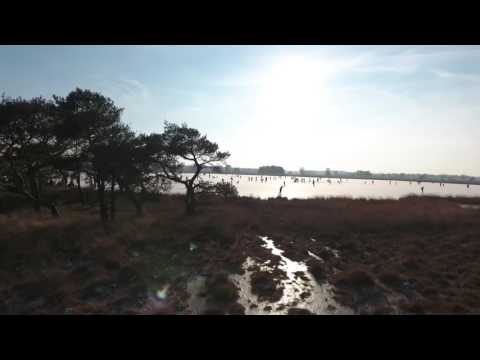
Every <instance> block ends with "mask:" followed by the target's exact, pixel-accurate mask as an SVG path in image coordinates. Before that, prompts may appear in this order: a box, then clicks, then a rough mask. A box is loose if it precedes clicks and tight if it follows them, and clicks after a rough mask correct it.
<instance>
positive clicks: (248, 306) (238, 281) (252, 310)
mask: <svg viewBox="0 0 480 360" xmlns="http://www.w3.org/2000/svg"><path fill="white" fill-rule="evenodd" d="M258 238H259V245H260V246H263V247H265V248H267V249H269V250H270V252H271V253H272V255H275V256H279V257H280V259H281V261H280V264H279V269H280V270H281V271H283V272H284V273H285V275H286V279H284V280H282V281H281V285H282V287H283V296H282V297H281V299H280V300H278V301H276V302H269V301H260V300H259V299H258V297H257V296H256V295H255V294H253V293H252V287H251V276H252V271H250V270H248V268H250V267H251V266H252V265H255V264H256V263H255V261H254V260H253V259H252V258H250V257H248V258H247V259H246V261H245V263H244V264H243V268H244V270H245V272H244V273H243V274H242V275H238V274H233V275H230V279H231V280H232V282H233V283H234V284H235V285H236V286H237V288H238V295H239V299H238V303H239V304H241V305H243V307H244V308H245V314H246V315H285V314H287V313H288V310H289V309H290V308H292V307H295V308H300V309H306V310H309V311H310V312H311V313H313V314H319V315H320V314H352V313H353V311H352V310H351V309H348V308H345V307H343V306H341V305H340V304H338V303H337V302H336V301H335V300H334V299H333V289H332V286H331V285H330V284H328V283H323V284H321V285H320V284H318V283H317V282H316V280H315V279H314V277H313V275H312V274H311V273H310V272H309V271H308V268H307V266H306V264H305V263H303V262H299V261H293V260H291V259H289V258H287V257H286V256H284V255H283V251H282V250H280V249H279V248H277V247H276V246H275V244H274V242H273V240H272V239H269V238H268V237H258ZM330 251H331V252H333V253H335V255H336V256H339V254H338V252H337V251H336V250H332V249H330ZM311 256H312V257H316V258H317V259H319V260H320V261H322V260H321V259H320V258H319V257H317V256H314V255H311ZM258 265H260V268H261V269H262V270H273V269H272V268H271V267H270V266H269V265H268V262H267V263H263V264H258ZM299 272H300V273H302V276H301V277H299V276H297V274H298V273H299ZM296 273H297V274H296ZM272 276H273V275H272ZM204 284H205V278H204V277H203V276H197V277H195V278H194V279H192V280H191V281H190V282H189V284H188V285H187V289H188V291H189V293H190V299H189V304H188V305H189V309H190V313H192V314H201V313H202V311H203V310H204V309H205V301H204V299H203V298H201V297H199V296H198V294H200V293H201V291H203V290H204V289H203V287H204ZM305 292H307V293H308V294H309V295H308V296H305V297H304V298H302V297H301V296H300V295H301V294H302V293H305ZM252 305H253V306H252ZM267 306H268V307H270V308H271V309H270V310H266V309H265V308H266V307H267Z"/></svg>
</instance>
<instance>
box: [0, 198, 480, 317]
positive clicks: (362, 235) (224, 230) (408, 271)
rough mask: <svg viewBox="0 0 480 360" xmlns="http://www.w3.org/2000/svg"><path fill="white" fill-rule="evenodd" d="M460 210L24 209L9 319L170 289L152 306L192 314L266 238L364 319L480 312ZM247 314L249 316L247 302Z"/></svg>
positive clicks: (226, 305) (252, 205)
mask: <svg viewBox="0 0 480 360" xmlns="http://www.w3.org/2000/svg"><path fill="white" fill-rule="evenodd" d="M459 203H461V204H464V203H467V202H466V201H465V199H456V198H435V197H409V198H404V199H401V200H398V201H396V200H352V199H346V198H345V199H342V198H335V199H312V200H280V199H272V200H258V199H252V198H239V199H236V200H232V201H224V200H221V199H218V198H214V197H212V198H205V199H202V200H201V201H200V203H199V208H198V212H197V214H195V215H193V216H190V217H187V216H185V213H184V200H183V197H182V196H174V195H170V196H167V195H164V196H158V197H155V198H152V199H150V201H148V202H147V203H146V206H145V215H144V216H143V217H142V218H136V217H135V214H134V209H133V208H132V206H131V205H130V204H128V203H127V202H126V200H124V199H120V200H119V206H118V214H117V216H118V217H117V219H116V220H115V222H114V223H110V224H108V225H107V226H104V225H102V224H101V223H100V222H99V221H98V214H97V209H96V208H95V207H89V206H80V205H79V204H77V203H75V201H73V200H72V201H70V202H68V203H67V204H64V205H63V206H62V208H61V213H62V217H61V218H60V219H53V218H51V217H50V216H49V215H48V214H47V213H45V214H43V213H41V214H36V213H34V212H33V211H31V210H29V209H28V208H27V209H26V208H19V209H16V210H15V211H13V212H10V213H8V214H2V215H0V228H1V229H2V231H1V233H0V279H1V285H0V292H1V296H2V299H3V301H2V303H1V304H0V313H35V314H42V313H58V314H64V313H82V314H85V313H86V314H94V313H107V314H115V313H144V312H145V311H148V309H149V294H152V293H153V292H155V291H156V290H158V289H161V288H163V287H164V285H166V284H169V285H170V288H169V291H168V297H167V299H166V301H165V304H164V305H165V306H163V307H162V309H161V310H158V309H157V310H152V311H153V312H157V313H158V312H162V313H182V311H184V310H185V307H186V300H187V297H188V294H187V293H186V289H185V288H186V282H187V280H188V279H189V278H190V277H191V276H192V275H194V274H200V273H202V274H206V275H211V277H210V278H213V275H215V274H216V276H217V277H219V278H220V279H223V278H224V277H223V278H222V276H219V275H218V274H224V273H228V272H241V271H242V270H241V264H242V263H243V261H244V260H245V258H246V257H247V256H253V257H255V256H258V257H262V258H265V257H267V256H268V254H267V253H266V252H265V251H263V250H261V249H259V248H258V246H257V242H256V235H266V236H269V237H270V238H272V239H273V240H274V241H275V243H276V245H277V246H278V247H279V248H281V249H282V250H284V251H285V253H284V254H285V255H286V256H287V257H289V258H291V259H293V260H299V261H306V262H307V263H308V265H309V268H310V270H312V273H314V275H315V277H316V278H317V279H318V281H319V282H321V281H328V282H331V283H333V284H334V285H336V288H337V299H338V301H339V302H341V303H342V304H345V305H348V306H350V307H352V308H354V309H355V310H356V311H357V312H359V313H362V312H365V313H432V312H435V313H437V312H438V313H445V312H447V313H476V312H479V310H480V309H479V308H480V265H479V263H478V261H477V258H478V255H480V241H479V235H480V220H479V217H478V213H477V211H475V210H472V209H463V208H461V207H459V206H458V204H459ZM468 203H469V204H473V203H478V204H480V199H471V198H470V199H468ZM312 238H313V239H314V240H315V241H312ZM192 245H194V246H193V247H192ZM325 247H329V248H332V249H337V250H338V251H339V253H340V256H339V257H338V258H337V257H335V256H333V255H332V254H331V253H330V252H328V251H326V250H325V249H326V248H325ZM308 251H311V252H313V253H315V254H317V255H319V256H320V257H321V258H322V259H324V262H322V263H321V262H318V261H316V260H315V259H312V258H311V257H310V256H309V255H308ZM225 282H226V280H225V279H223V280H222V281H220V280H218V279H217V280H215V281H210V282H209V284H211V288H210V290H211V291H209V294H206V296H207V298H208V299H209V300H211V301H210V302H211V303H215V304H216V305H215V306H214V307H215V309H214V310H215V311H213V310H212V309H210V313H215V312H217V313H219V312H220V313H221V312H222V311H223V312H227V313H234V312H233V310H232V311H229V310H228V309H230V308H231V307H232V306H233V305H232V304H233V303H234V302H235V296H234V295H232V293H231V291H230V290H229V289H230V288H231V287H229V286H228V285H226V284H225ZM211 298H212V299H211ZM222 299H223V300H225V299H226V300H225V301H223V300H222ZM222 301H223V302H222ZM219 303H220V304H223V305H221V306H220V305H218V304H219ZM235 313H242V311H241V309H238V306H237V307H236V308H235Z"/></svg>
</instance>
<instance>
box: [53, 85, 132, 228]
mask: <svg viewBox="0 0 480 360" xmlns="http://www.w3.org/2000/svg"><path fill="white" fill-rule="evenodd" d="M54 99H55V103H56V105H57V111H58V112H59V113H60V114H61V116H62V117H63V119H64V121H63V123H62V124H63V126H62V129H61V130H62V131H61V136H62V137H63V138H64V139H66V140H68V141H69V142H70V145H71V146H70V149H69V152H68V153H67V154H66V155H65V156H64V160H65V163H64V166H66V167H67V170H71V169H72V168H73V169H74V173H75V175H76V177H77V187H78V191H79V193H80V198H81V199H83V195H82V193H81V186H80V174H81V173H82V172H85V173H87V174H88V175H89V176H91V177H93V178H94V180H95V185H96V190H97V199H98V203H99V207H100V218H101V219H102V220H103V221H106V220H108V207H107V203H106V198H105V190H106V186H107V182H110V185H111V194H110V195H111V197H112V198H111V202H110V213H111V215H112V214H113V215H114V213H115V209H114V204H115V201H114V192H113V191H112V189H114V186H115V171H114V170H113V166H112V165H110V162H114V161H115V151H114V150H113V149H114V148H115V146H116V141H118V140H115V137H116V136H121V135H124V136H127V135H126V133H128V129H127V128H125V127H124V126H123V125H122V124H121V123H120V116H121V113H122V111H123V109H121V108H119V107H117V106H116V105H115V104H114V102H113V101H112V100H111V99H110V98H107V97H105V96H103V95H102V94H100V93H97V92H93V91H90V90H82V89H79V88H77V89H75V90H74V91H72V92H70V93H69V94H68V95H67V96H66V97H65V98H62V97H59V96H54ZM112 180H113V181H112Z"/></svg>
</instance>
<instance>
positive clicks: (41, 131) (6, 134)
mask: <svg viewBox="0 0 480 360" xmlns="http://www.w3.org/2000/svg"><path fill="white" fill-rule="evenodd" d="M60 125H61V119H60V118H59V117H58V116H57V113H56V111H55V106H54V104H53V103H52V102H51V101H47V100H45V99H43V98H41V97H38V98H33V99H31V100H25V99H22V98H17V99H12V98H6V97H4V96H2V99H1V102H0V163H1V165H0V171H1V174H0V179H1V181H0V189H1V190H3V191H7V192H12V193H16V194H19V195H21V196H24V197H26V198H28V199H29V200H31V201H32V205H33V208H34V209H35V210H36V211H40V208H41V207H46V208H48V209H49V210H50V212H51V213H52V215H54V216H59V213H58V210H57V208H56V206H55V205H54V204H53V203H52V202H49V201H47V200H45V198H44V197H43V191H42V189H43V186H42V185H43V183H44V182H45V178H46V177H49V176H50V174H51V173H52V172H53V166H54V162H55V159H56V158H58V157H59V156H61V155H62V154H63V153H65V151H66V150H67V149H68V143H66V142H65V141H63V139H62V138H61V136H59V135H58V134H59V129H60Z"/></svg>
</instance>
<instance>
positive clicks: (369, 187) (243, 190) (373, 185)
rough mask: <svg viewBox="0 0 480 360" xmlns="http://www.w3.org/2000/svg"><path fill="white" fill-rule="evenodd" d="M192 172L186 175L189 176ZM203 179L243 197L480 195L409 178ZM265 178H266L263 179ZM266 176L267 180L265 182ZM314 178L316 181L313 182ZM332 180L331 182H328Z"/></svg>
mask: <svg viewBox="0 0 480 360" xmlns="http://www.w3.org/2000/svg"><path fill="white" fill-rule="evenodd" d="M191 175H192V174H184V175H183V176H188V177H190V176H191ZM201 178H202V179H204V180H209V181H212V182H221V181H222V180H223V181H225V182H231V183H232V184H234V185H235V186H236V187H237V189H238V192H239V194H240V196H252V197H258V198H262V199H266V198H271V197H276V196H277V195H278V193H279V190H280V187H281V186H282V185H284V183H285V185H284V186H283V189H282V196H283V197H286V198H289V199H293V198H297V199H305V198H314V197H351V198H376V199H381V198H390V199H398V198H400V197H403V196H407V195H412V194H415V195H421V194H422V191H421V187H422V186H423V187H424V195H436V196H469V197H470V196H471V197H473V196H479V197H480V185H470V186H469V187H467V185H460V184H444V185H443V186H440V184H438V183H429V182H422V183H421V184H418V183H417V182H414V181H412V182H409V181H388V180H374V181H373V182H372V180H358V179H342V180H340V179H334V178H331V179H325V178H323V179H321V180H318V178H313V177H312V178H309V177H305V178H302V177H297V178H296V179H298V181H295V180H294V178H292V177H290V176H286V177H285V176H262V177H261V176H259V175H257V176H255V175H240V176H239V175H220V174H210V175H209V174H202V175H201ZM261 178H263V181H261ZM265 179H267V180H266V181H265ZM313 180H315V184H314V183H313ZM329 180H330V181H329ZM170 192H171V193H184V192H185V187H184V185H183V184H176V183H174V184H173V186H172V189H171V191H170Z"/></svg>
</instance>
